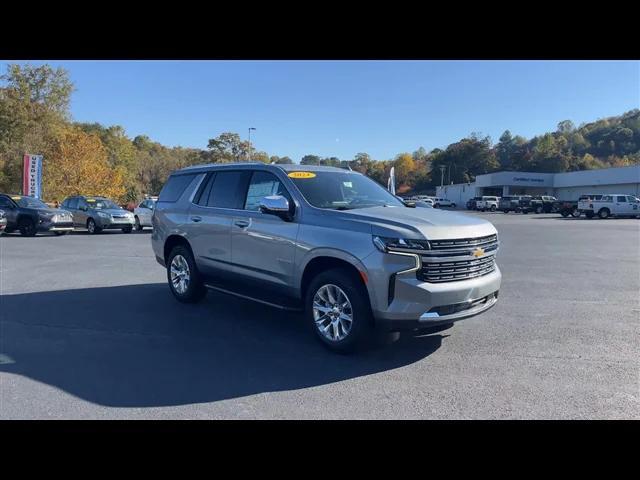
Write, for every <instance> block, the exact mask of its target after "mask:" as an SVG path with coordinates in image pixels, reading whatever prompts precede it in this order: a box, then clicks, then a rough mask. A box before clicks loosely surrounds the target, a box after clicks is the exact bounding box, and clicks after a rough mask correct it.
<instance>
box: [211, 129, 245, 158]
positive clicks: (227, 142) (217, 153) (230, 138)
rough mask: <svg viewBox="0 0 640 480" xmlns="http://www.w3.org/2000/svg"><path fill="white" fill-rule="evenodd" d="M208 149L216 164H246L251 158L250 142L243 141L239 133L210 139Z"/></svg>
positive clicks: (224, 134)
mask: <svg viewBox="0 0 640 480" xmlns="http://www.w3.org/2000/svg"><path fill="white" fill-rule="evenodd" d="M207 148H208V149H209V152H210V160H211V161H212V162H214V163H218V162H219V163H228V162H244V161H247V160H248V158H249V142H247V141H243V140H241V139H240V135H238V134H237V133H232V132H224V133H221V134H220V135H218V136H217V137H216V138H211V139H209V143H208V144H207Z"/></svg>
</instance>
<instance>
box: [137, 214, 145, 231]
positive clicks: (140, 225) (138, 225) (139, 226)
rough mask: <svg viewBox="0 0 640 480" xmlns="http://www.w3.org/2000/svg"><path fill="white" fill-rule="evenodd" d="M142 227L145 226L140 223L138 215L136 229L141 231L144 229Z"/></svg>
mask: <svg viewBox="0 0 640 480" xmlns="http://www.w3.org/2000/svg"><path fill="white" fill-rule="evenodd" d="M142 228H143V227H142V224H141V223H140V219H139V218H138V216H137V215H136V230H137V231H138V232H141V231H142Z"/></svg>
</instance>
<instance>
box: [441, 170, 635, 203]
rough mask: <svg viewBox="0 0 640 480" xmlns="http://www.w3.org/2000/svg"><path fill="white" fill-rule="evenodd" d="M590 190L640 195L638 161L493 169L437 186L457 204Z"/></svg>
mask: <svg viewBox="0 0 640 480" xmlns="http://www.w3.org/2000/svg"><path fill="white" fill-rule="evenodd" d="M589 193H593V194H598V193H602V194H606V193H622V194H626V195H634V196H636V197H640V165H633V166H631V167H618V168H602V169H598V170H581V171H578V172H565V173H531V172H495V173H488V174H486V175H478V176H477V177H476V181H475V182H473V183H458V184H452V185H444V186H442V187H437V188H436V196H437V197H442V198H447V199H449V200H451V201H452V202H455V203H456V204H457V205H460V206H464V204H465V203H466V202H467V200H469V199H470V198H473V197H481V196H483V195H495V196H498V197H504V196H507V195H533V196H535V195H551V196H554V197H556V198H557V199H558V200H577V199H578V197H580V195H584V194H589Z"/></svg>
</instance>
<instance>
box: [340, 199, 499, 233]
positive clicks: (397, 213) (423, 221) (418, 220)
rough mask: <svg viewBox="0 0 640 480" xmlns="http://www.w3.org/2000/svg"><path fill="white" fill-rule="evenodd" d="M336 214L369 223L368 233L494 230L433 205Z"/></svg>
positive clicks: (467, 216)
mask: <svg viewBox="0 0 640 480" xmlns="http://www.w3.org/2000/svg"><path fill="white" fill-rule="evenodd" d="M340 213H341V214H344V215H345V216H347V217H349V218H351V219H353V220H357V221H362V222H367V223H369V224H371V225H372V234H374V235H381V236H389V237H393V236H395V237H404V238H426V239H434V240H435V239H438V240H441V239H442V240H446V239H454V238H473V237H483V236H486V235H493V234H495V233H497V231H496V228H495V227H494V226H493V224H492V223H491V222H488V221H486V220H483V219H481V218H478V217H474V216H471V215H463V214H460V213H455V212H451V211H447V210H440V209H437V208H408V207H372V208H359V209H354V210H344V211H341V212H340Z"/></svg>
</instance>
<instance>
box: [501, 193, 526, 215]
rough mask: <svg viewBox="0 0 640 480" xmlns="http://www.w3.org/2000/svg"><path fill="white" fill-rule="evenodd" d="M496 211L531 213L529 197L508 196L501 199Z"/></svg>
mask: <svg viewBox="0 0 640 480" xmlns="http://www.w3.org/2000/svg"><path fill="white" fill-rule="evenodd" d="M498 209H499V210H502V211H503V212H504V213H509V212H516V213H529V212H530V211H531V195H510V196H506V197H502V198H501V199H500V201H499V202H498Z"/></svg>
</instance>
